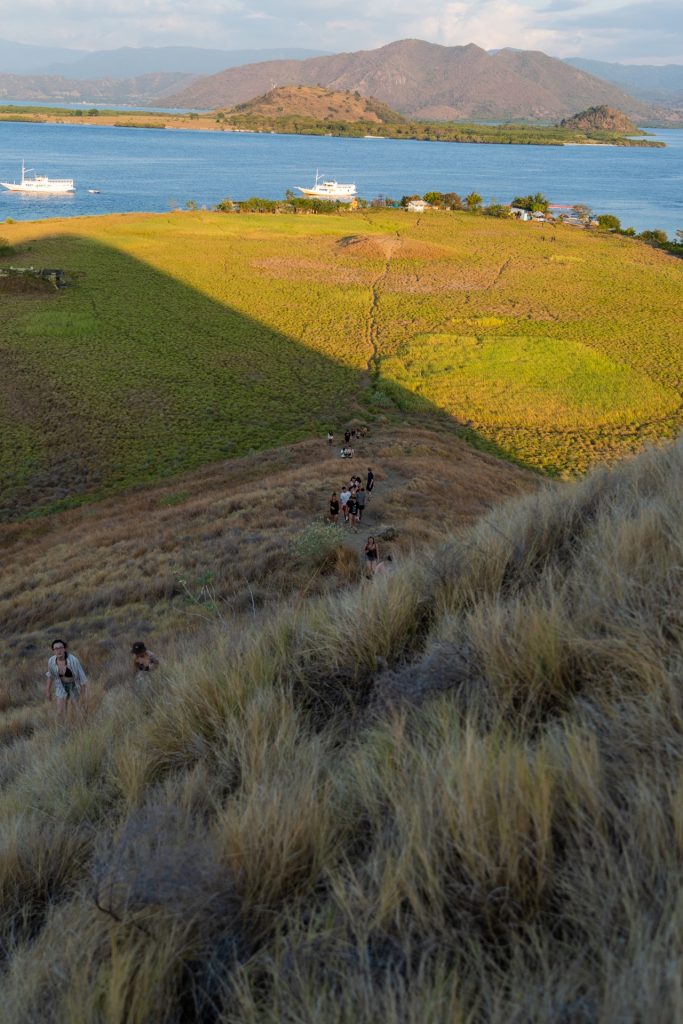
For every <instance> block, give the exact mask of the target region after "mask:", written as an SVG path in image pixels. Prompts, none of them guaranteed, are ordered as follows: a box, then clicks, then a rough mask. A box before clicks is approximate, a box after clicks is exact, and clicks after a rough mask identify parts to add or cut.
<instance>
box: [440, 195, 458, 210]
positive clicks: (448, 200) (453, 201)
mask: <svg viewBox="0 0 683 1024" xmlns="http://www.w3.org/2000/svg"><path fill="white" fill-rule="evenodd" d="M443 203H444V206H445V207H446V208H447V209H449V210H462V199H461V198H460V196H459V195H458V193H457V192H444V196H443Z"/></svg>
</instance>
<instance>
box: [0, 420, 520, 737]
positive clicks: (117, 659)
mask: <svg viewBox="0 0 683 1024" xmlns="http://www.w3.org/2000/svg"><path fill="white" fill-rule="evenodd" d="M370 464H372V465H373V468H374V470H375V473H376V476H377V488H376V491H375V496H374V497H373V499H372V501H371V502H370V503H369V505H368V509H367V512H366V521H365V523H364V524H363V527H362V531H361V532H359V534H358V535H357V536H355V537H354V536H351V535H349V534H348V531H344V530H343V529H342V530H341V531H340V533H341V535H342V537H343V538H344V544H343V545H342V547H341V548H340V549H339V550H337V551H336V553H335V554H334V555H333V557H331V558H330V559H328V561H327V564H325V565H322V564H318V563H317V562H316V561H315V559H312V558H311V557H310V556H307V557H305V556H302V555H301V554H299V553H298V552H297V549H296V540H297V538H298V537H299V536H300V535H301V533H302V531H304V530H305V528H306V527H307V526H308V524H310V523H312V522H315V521H321V520H322V519H323V517H324V516H325V515H326V512H327V507H328V500H329V495H330V493H331V491H332V490H337V491H339V489H340V486H341V484H342V482H343V481H344V480H345V479H347V478H348V476H349V475H350V474H351V473H352V472H356V473H358V475H360V476H362V477H363V478H364V477H365V473H366V467H367V466H368V465H370ZM536 486H538V482H537V481H536V479H535V478H534V477H533V476H531V475H530V474H526V473H524V472H522V471H520V470H518V469H516V468H515V467H513V466H510V465H506V464H504V463H501V462H498V461H496V460H495V459H492V458H490V457H489V456H486V455H483V454H480V453H477V452H474V451H472V449H471V448H469V447H468V446H466V445H465V444H463V443H462V442H461V441H460V440H458V439H456V438H453V437H452V436H451V435H450V434H448V433H446V434H440V433H439V432H438V431H436V430H429V429H423V430H420V429H417V428H416V429H414V430H408V429H396V428H388V427H387V428H383V429H381V428H380V429H378V430H377V431H373V435H372V436H370V437H368V438H367V439H366V440H365V441H364V442H362V443H361V444H359V445H358V447H357V457H356V459H355V460H354V461H353V462H345V461H342V460H340V459H339V457H338V448H337V447H336V446H335V447H334V448H333V449H332V450H328V447H327V445H326V444H325V442H324V441H323V440H321V441H308V442H304V443H302V444H297V445H291V446H286V447H284V448H279V449H275V450H273V451H271V452H265V453H259V454H254V455H252V456H248V457H247V458H244V459H237V460H231V461H228V462H224V463H219V464H217V465H214V466H211V467H209V468H206V469H203V470H201V471H199V472H195V473H193V474H189V475H187V476H185V477H181V478H178V479H176V480H174V481H173V482H172V483H168V484H166V485H164V486H157V487H152V488H148V489H145V490H144V491H139V492H137V493H134V494H130V495H128V496H127V497H125V498H117V499H115V500H112V501H109V502H104V503H101V504H99V505H98V506H95V507H92V508H90V507H87V508H84V509H79V510H74V511H71V512H67V513H62V514H60V515H55V516H52V517H50V518H45V519H39V520H33V521H28V522H25V523H23V524H6V525H2V526H0V539H1V540H2V545H3V555H2V563H3V567H2V583H1V585H0V623H1V624H2V629H3V632H4V633H5V636H6V637H7V639H8V646H9V650H8V654H7V657H6V666H7V667H8V671H7V673H6V676H5V679H4V681H3V684H2V686H0V709H2V708H4V709H10V708H12V707H17V706H21V705H22V704H26V703H33V702H34V701H35V700H36V697H37V696H38V695H39V693H40V687H42V675H43V672H44V663H45V659H46V657H47V654H48V653H49V651H48V648H49V642H50V640H51V639H52V638H54V637H55V636H62V635H63V636H65V637H66V639H67V640H69V642H70V643H71V646H72V648H73V649H74V651H76V652H77V653H79V655H80V656H81V657H82V658H83V660H84V662H85V663H86V664H87V666H88V669H89V671H90V672H91V674H92V675H93V677H94V678H100V679H101V680H103V681H104V682H105V684H106V685H108V684H110V683H114V682H116V681H117V680H120V679H122V678H127V676H128V675H129V672H130V664H129V658H128V653H127V652H128V649H129V647H130V644H131V642H132V641H133V640H134V639H136V638H140V637H143V638H144V639H145V641H146V642H147V644H148V646H149V647H150V649H151V650H153V651H155V652H157V653H160V651H164V650H165V649H166V648H168V646H169V643H170V642H171V638H172V637H173V635H174V634H176V633H178V632H180V633H184V632H186V631H187V630H192V629H195V630H196V629H197V628H202V627H204V626H205V625H206V624H207V623H210V622H212V621H214V620H216V619H232V618H233V617H235V616H236V617H238V618H239V617H240V616H243V617H246V618H251V617H252V616H253V614H254V612H255V611H256V612H258V611H259V610H260V609H261V608H262V607H264V606H267V605H271V604H272V603H273V602H274V601H276V600H279V599H280V598H282V597H283V596H284V595H286V594H289V593H294V594H296V593H298V592H303V593H305V595H307V596H310V595H314V594H319V593H324V592H329V591H331V590H335V589H338V588H339V587H340V586H341V587H343V586H347V585H349V584H352V583H354V582H355V581H356V580H357V579H358V576H359V567H360V548H361V547H362V544H363V543H364V541H365V537H366V536H367V534H368V533H370V532H372V531H373V530H376V529H379V528H381V527H382V526H386V525H390V526H392V527H394V528H395V530H396V532H397V539H396V540H395V541H394V542H392V544H391V545H389V546H387V547H386V549H387V550H389V549H390V548H393V549H394V550H395V552H396V553H398V554H405V553H407V552H408V551H409V550H410V549H411V547H412V546H413V545H415V544H417V543H422V542H424V541H425V540H430V539H435V538H437V537H438V536H439V535H440V534H441V533H442V531H443V530H444V529H454V528H457V527H459V526H461V525H463V524H464V523H467V522H470V521H472V520H473V519H475V518H476V517H477V516H478V515H480V514H481V513H482V511H485V510H486V508H487V507H489V506H490V505H491V504H494V503H496V502H498V501H500V500H501V499H502V498H504V497H506V496H508V495H511V494H515V493H519V492H520V491H523V490H527V489H529V488H534V487H536ZM441 509H445V514H442V512H441ZM158 648H159V649H160V651H158V650H157V649H158ZM3 731H4V732H6V733H7V734H8V735H11V729H10V727H9V725H8V726H5V728H4V730H3Z"/></svg>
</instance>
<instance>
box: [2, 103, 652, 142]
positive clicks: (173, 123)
mask: <svg viewBox="0 0 683 1024" xmlns="http://www.w3.org/2000/svg"><path fill="white" fill-rule="evenodd" d="M10 106H11V104H0V124H2V123H11V124H18V123H20V124H59V125H65V126H67V127H71V126H73V125H78V126H82V127H83V126H88V127H91V128H97V127H100V128H136V129H138V130H140V131H141V130H144V129H148V130H152V131H160V130H164V131H192V132H197V131H200V132H205V131H209V132H222V133H223V134H226V133H227V134H250V135H308V136H320V135H321V134H324V135H327V136H330V135H332V136H334V137H336V138H360V139H363V138H365V139H369V138H372V139H374V140H380V139H384V140H387V141H406V140H413V141H416V142H432V141H436V142H449V143H476V144H479V145H531V146H534V145H536V146H558V147H562V146H601V147H610V146H611V147H621V148H628V149H632V148H635V149H641V148H647V149H661V148H664V147H665V145H666V144H665V143H663V142H658V141H652V140H649V139H633V138H626V137H624V138H621V137H617V138H615V139H614V140H604V141H603V140H596V139H590V138H587V139H586V141H583V140H581V139H577V138H574V139H566V140H565V139H562V138H558V137H557V135H552V134H550V132H551V126H549V125H533V126H528V125H524V126H523V125H519V126H515V127H517V128H518V130H519V132H520V134H521V135H523V138H511V137H509V129H510V126H505V125H501V126H500V132H499V134H494V135H492V137H491V138H486V137H482V135H478V136H477V137H468V135H467V133H468V132H471V131H472V129H477V128H481V129H482V131H483V130H484V129H485V128H487V127H489V126H485V125H481V126H480V125H476V124H474V125H473V124H462V125H459V124H457V123H451V122H443V123H442V122H426V121H425V122H415V132H414V133H412V134H403V133H402V132H398V131H396V132H395V133H393V132H391V129H390V126H386V129H387V131H386V134H372V135H368V134H367V131H366V129H367V127H368V125H367V123H365V122H363V123H362V127H361V128H359V129H358V130H356V131H349V130H348V128H347V130H341V129H340V130H337V131H334V130H332V131H330V129H334V127H335V126H334V124H326V125H325V131H324V132H321V131H320V130H319V127H317V126H316V122H315V121H312V123H311V125H310V126H309V125H299V127H298V130H287V128H288V126H287V125H283V124H278V123H271V124H268V123H266V124H257V125H256V126H254V127H246V126H245V127H243V126H241V125H237V124H231V123H230V122H228V121H227V120H226V118H227V117H228V116H229V115H228V114H225V113H223V112H221V111H207V112H205V113H195V112H192V113H188V114H176V113H168V114H166V113H163V112H161V111H146V110H136V111H121V112H117V111H113V112H109V111H107V112H106V113H100V112H99V111H98V113H96V114H90V113H89V112H88V111H87V110H83V111H78V112H77V113H73V112H72V111H66V110H64V109H59V108H55V109H54V111H53V112H49V113H46V112H43V111H42V110H40V111H38V110H37V109H36V108H31V107H29V108H21V107H16V108H13V109H12V110H11V111H8V109H7V108H8V107H10ZM22 109H26V110H27V112H26V114H23V113H22V112H21V111H22ZM47 109H48V110H49V109H50V108H47ZM93 109H96V108H93ZM221 118H222V120H221ZM344 124H347V125H348V126H349V127H353V125H354V123H353V122H348V123H347V122H344ZM356 124H358V125H361V123H360V122H358V123H356ZM309 127H310V130H304V129H305V128H309ZM402 127H403V128H405V127H406V126H405V125H404V126H402ZM449 127H450V128H451V129H453V130H455V131H461V132H462V136H459V137H456V138H448V137H440V136H438V135H437V136H436V137H435V136H434V135H433V134H430V132H433V131H436V132H438V131H439V128H441V129H442V130H444V131H445V130H446V129H447V128H449ZM506 133H508V134H506Z"/></svg>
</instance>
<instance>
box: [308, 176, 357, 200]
mask: <svg viewBox="0 0 683 1024" xmlns="http://www.w3.org/2000/svg"><path fill="white" fill-rule="evenodd" d="M296 188H297V189H298V191H299V192H301V193H302V194H303V195H305V196H306V197H307V198H309V199H355V197H356V186H355V185H342V184H341V183H340V182H338V181H320V175H319V174H318V172H317V171H316V173H315V185H313V186H312V188H303V187H302V186H301V185H297V186H296Z"/></svg>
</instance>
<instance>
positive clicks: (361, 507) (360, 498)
mask: <svg viewBox="0 0 683 1024" xmlns="http://www.w3.org/2000/svg"><path fill="white" fill-rule="evenodd" d="M365 497H366V495H365V488H364V487H363V485H362V484H361V485H360V487H359V488H358V493H357V494H356V501H357V502H358V522H359V523H360V521H361V520H362V518H363V512H364V511H365Z"/></svg>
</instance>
